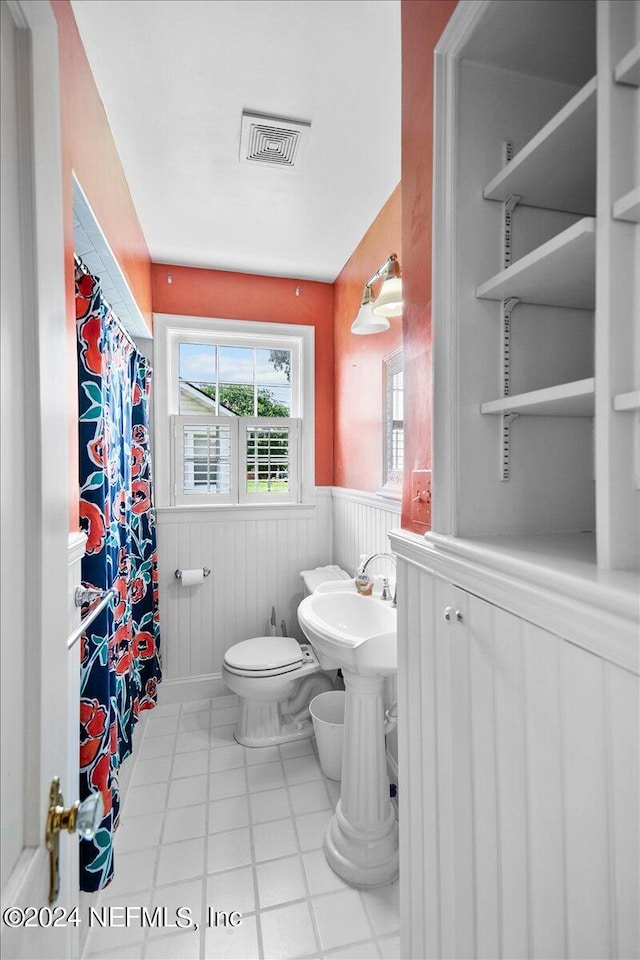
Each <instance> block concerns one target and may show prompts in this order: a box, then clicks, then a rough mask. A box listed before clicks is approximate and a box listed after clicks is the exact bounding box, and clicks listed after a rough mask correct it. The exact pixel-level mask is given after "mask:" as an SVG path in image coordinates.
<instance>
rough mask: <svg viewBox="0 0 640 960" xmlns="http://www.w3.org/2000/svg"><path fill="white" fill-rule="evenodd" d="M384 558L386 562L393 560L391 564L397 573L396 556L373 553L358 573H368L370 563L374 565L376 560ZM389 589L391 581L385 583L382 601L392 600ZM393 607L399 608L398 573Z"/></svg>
mask: <svg viewBox="0 0 640 960" xmlns="http://www.w3.org/2000/svg"><path fill="white" fill-rule="evenodd" d="M382 558H384V559H386V560H391V562H392V563H393V566H394V568H395V569H396V571H397V566H396V558H395V557H394V555H393V554H392V553H372V554H371V556H370V557H367V559H366V560H365V561H364V563H362V565H361V566H360V569H359V570H358V573H359V574H360V573H366V570H367V567H368V566H369V564H370V563H373V561H374V560H381V559H382ZM388 587H389V581H388V580H387V581H386V582H385V584H384V588H383V591H382V598H381V599H382V600H390V599H391V597H390V596H389V589H388ZM391 606H392V607H397V606H398V576H397V573H396V584H395V588H394V591H393V599H392V600H391Z"/></svg>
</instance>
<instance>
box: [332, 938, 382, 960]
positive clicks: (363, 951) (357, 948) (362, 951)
mask: <svg viewBox="0 0 640 960" xmlns="http://www.w3.org/2000/svg"><path fill="white" fill-rule="evenodd" d="M325 957H327V958H329V957H330V958H332V960H333V958H334V957H335V960H378V957H379V953H378V949H377V947H376V945H375V943H374V942H373V940H368V941H367V942H366V943H356V944H354V945H353V946H352V947H339V948H338V949H337V950H329V951H328V952H327V953H325Z"/></svg>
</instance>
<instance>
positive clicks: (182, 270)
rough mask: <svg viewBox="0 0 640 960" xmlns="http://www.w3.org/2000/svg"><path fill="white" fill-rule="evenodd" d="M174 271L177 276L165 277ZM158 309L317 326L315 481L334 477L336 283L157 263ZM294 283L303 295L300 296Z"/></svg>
mask: <svg viewBox="0 0 640 960" xmlns="http://www.w3.org/2000/svg"><path fill="white" fill-rule="evenodd" d="M168 273H171V275H172V278H173V282H172V283H168V282H167V274H168ZM151 276H152V301H153V309H154V311H155V313H170V314H179V315H181V316H186V317H222V318H225V319H230V320H258V321H259V320H262V321H264V322H266V323H294V324H302V325H304V326H311V327H314V328H315V383H316V389H315V393H316V398H315V399H316V418H315V419H316V423H315V427H316V430H315V433H316V483H317V484H318V485H319V486H330V485H331V484H332V483H333V285H332V284H329V283H317V282H314V281H309V280H288V279H284V278H281V277H262V276H256V275H254V274H248V273H231V272H229V271H223V270H204V269H200V268H196V267H177V266H169V265H166V264H158V263H154V264H153V265H152V268H151ZM296 288H297V289H298V290H299V295H298V296H296Z"/></svg>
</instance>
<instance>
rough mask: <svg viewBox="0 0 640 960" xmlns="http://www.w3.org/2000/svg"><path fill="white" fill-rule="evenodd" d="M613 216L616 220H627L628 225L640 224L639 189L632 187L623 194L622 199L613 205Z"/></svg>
mask: <svg viewBox="0 0 640 960" xmlns="http://www.w3.org/2000/svg"><path fill="white" fill-rule="evenodd" d="M613 216H614V218H615V219H616V220H627V221H628V222H629V223H640V187H634V188H633V190H629V193H625V195H624V197H620V199H619V200H616V202H615V203H614V205H613Z"/></svg>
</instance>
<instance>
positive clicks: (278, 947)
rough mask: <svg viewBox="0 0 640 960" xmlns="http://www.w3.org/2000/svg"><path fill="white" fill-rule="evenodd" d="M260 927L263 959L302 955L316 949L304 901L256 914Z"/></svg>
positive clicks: (307, 908)
mask: <svg viewBox="0 0 640 960" xmlns="http://www.w3.org/2000/svg"><path fill="white" fill-rule="evenodd" d="M260 926H261V928H262V943H263V949H264V956H265V960H276V958H279V957H304V956H308V955H310V954H315V952H316V951H317V949H318V947H317V944H316V937H315V933H314V930H313V923H312V921H311V914H310V913H309V906H308V904H307V903H306V902H305V903H293V904H290V905H289V906H286V907H276V909H275V910H266V911H265V912H264V913H261V914H260Z"/></svg>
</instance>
